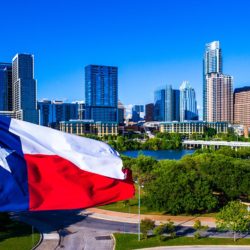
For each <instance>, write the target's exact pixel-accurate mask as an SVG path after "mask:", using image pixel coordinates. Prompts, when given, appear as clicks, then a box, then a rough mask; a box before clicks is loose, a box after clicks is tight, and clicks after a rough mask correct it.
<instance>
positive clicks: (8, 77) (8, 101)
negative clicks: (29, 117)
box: [0, 63, 12, 111]
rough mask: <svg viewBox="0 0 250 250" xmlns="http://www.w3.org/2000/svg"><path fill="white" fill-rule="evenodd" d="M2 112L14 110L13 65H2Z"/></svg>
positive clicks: (0, 96)
mask: <svg viewBox="0 0 250 250" xmlns="http://www.w3.org/2000/svg"><path fill="white" fill-rule="evenodd" d="M0 110H1V111H11V110H12V65H11V63H0Z"/></svg>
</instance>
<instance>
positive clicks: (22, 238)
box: [0, 221, 40, 250]
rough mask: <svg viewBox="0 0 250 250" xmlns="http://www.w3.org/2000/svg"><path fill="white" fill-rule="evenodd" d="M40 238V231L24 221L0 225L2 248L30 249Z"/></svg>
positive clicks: (11, 249)
mask: <svg viewBox="0 0 250 250" xmlns="http://www.w3.org/2000/svg"><path fill="white" fill-rule="evenodd" d="M39 239H40V235H39V233H38V232H34V234H33V236H32V228H31V227H30V226H28V225H26V224H24V223H21V222H17V221H13V222H12V221H11V222H9V223H8V224H7V225H4V226H3V225H0V250H7V249H8V250H26V249H27V250H30V249H31V248H32V247H33V246H34V245H35V244H36V243H37V242H38V241H39Z"/></svg>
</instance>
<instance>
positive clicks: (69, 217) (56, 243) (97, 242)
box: [14, 210, 250, 250]
mask: <svg viewBox="0 0 250 250" xmlns="http://www.w3.org/2000/svg"><path fill="white" fill-rule="evenodd" d="M90 216H91V215H89V214H88V212H87V211H84V212H82V211H80V210H75V211H55V212H54V211H53V212H48V211H46V212H29V213H18V214H14V217H17V218H18V219H20V220H22V221H24V222H26V223H29V224H31V225H34V226H35V227H37V228H38V230H39V231H41V232H42V233H43V234H44V239H45V240H44V241H43V243H42V244H41V245H40V247H39V248H38V250H52V249H57V250H58V249H62V248H63V249H67V250H82V249H85V250H111V249H113V245H114V242H113V239H112V237H111V236H110V235H111V234H112V233H114V232H130V233H136V232H137V230H138V225H137V224H135V223H126V222H116V221H109V220H100V219H96V218H92V217H90ZM193 233H194V230H193V229H192V228H190V227H187V226H178V227H177V235H186V236H191V235H192V234H193ZM59 235H60V237H59ZM207 236H212V237H229V236H232V235H230V233H224V234H218V232H216V230H215V229H214V228H210V229H209V230H208V232H207ZM166 249H167V248H166ZM172 249H175V250H176V248H172ZM178 249H180V247H179V248H178ZM183 249H184V248H183ZM185 249H187V248H185ZM195 249H197V247H196V248H195ZM207 249H211V248H207ZM219 249H222V247H221V248H219ZM230 249H231V250H232V248H230ZM249 249H250V247H249V248H248V250H249ZM217 250H218V248H217ZM244 250H245V249H244Z"/></svg>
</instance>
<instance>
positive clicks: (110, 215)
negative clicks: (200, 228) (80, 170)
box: [87, 208, 215, 227]
mask: <svg viewBox="0 0 250 250" xmlns="http://www.w3.org/2000/svg"><path fill="white" fill-rule="evenodd" d="M87 212H89V213H90V215H89V216H90V217H92V218H97V219H103V220H111V221H120V222H128V223H137V222H138V214H130V213H121V212H114V211H109V210H104V209H100V208H89V209H87ZM141 219H151V220H154V221H155V222H156V224H160V223H161V222H162V223H165V222H167V221H168V220H171V221H173V222H174V223H175V225H180V226H193V225H194V222H195V220H200V221H201V223H202V224H203V225H207V226H209V227H215V218H213V217H202V216H170V215H146V214H141Z"/></svg>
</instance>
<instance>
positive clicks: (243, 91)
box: [234, 86, 250, 127]
mask: <svg viewBox="0 0 250 250" xmlns="http://www.w3.org/2000/svg"><path fill="white" fill-rule="evenodd" d="M234 123H235V124H242V125H245V126H247V127H250V87H249V86H248V87H243V88H237V89H235V90H234Z"/></svg>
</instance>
